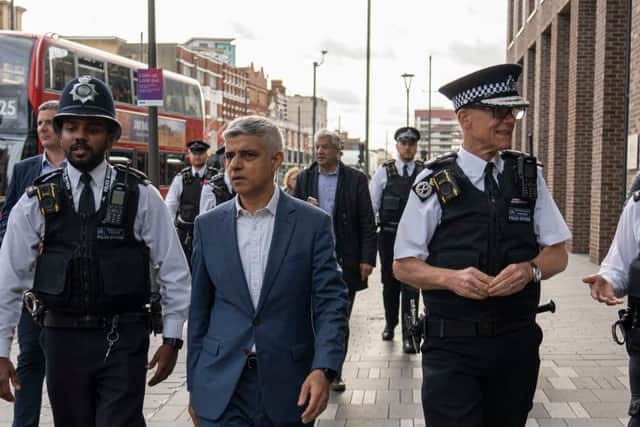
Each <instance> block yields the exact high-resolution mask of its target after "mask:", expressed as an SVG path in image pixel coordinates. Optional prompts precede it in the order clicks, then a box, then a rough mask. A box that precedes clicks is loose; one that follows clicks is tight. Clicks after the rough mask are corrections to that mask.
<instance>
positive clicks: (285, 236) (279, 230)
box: [256, 190, 295, 315]
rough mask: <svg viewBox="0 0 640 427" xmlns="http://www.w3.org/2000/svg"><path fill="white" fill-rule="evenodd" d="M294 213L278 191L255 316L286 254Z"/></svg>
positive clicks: (293, 209)
mask: <svg viewBox="0 0 640 427" xmlns="http://www.w3.org/2000/svg"><path fill="white" fill-rule="evenodd" d="M278 191H280V190H278ZM294 212H295V206H294V204H293V203H291V201H290V200H289V196H287V195H286V194H284V192H282V191H280V200H279V202H278V208H277V210H276V218H275V223H274V225H273V237H272V239H271V247H270V249H269V258H268V259H267V268H266V270H265V272H264V280H263V281H262V290H261V291H260V298H259V300H258V308H257V310H256V315H257V314H258V313H260V310H261V309H262V307H263V306H264V302H265V300H266V299H267V297H268V296H269V292H270V291H271V288H272V287H273V284H274V282H275V278H276V276H277V275H278V271H279V270H280V266H281V265H282V260H283V259H284V257H285V255H286V254H287V249H288V248H289V243H290V242H291V237H292V236H293V231H294V229H295V220H294V216H293V213H294Z"/></svg>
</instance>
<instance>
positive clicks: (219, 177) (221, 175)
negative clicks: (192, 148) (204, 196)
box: [209, 172, 224, 186]
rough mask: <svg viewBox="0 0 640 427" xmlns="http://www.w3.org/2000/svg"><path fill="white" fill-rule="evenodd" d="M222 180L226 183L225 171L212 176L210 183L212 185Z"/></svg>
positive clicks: (218, 183)
mask: <svg viewBox="0 0 640 427" xmlns="http://www.w3.org/2000/svg"><path fill="white" fill-rule="evenodd" d="M220 180H222V184H223V185H224V172H220V173H218V174H217V175H214V177H213V178H211V181H209V183H210V184H211V185H212V186H216V185H220Z"/></svg>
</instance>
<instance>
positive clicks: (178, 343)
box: [162, 338, 184, 350]
mask: <svg viewBox="0 0 640 427" xmlns="http://www.w3.org/2000/svg"><path fill="white" fill-rule="evenodd" d="M162 344H167V345H170V346H171V347H173V348H175V349H176V350H180V349H181V348H182V344H184V341H182V340H181V339H180V338H162Z"/></svg>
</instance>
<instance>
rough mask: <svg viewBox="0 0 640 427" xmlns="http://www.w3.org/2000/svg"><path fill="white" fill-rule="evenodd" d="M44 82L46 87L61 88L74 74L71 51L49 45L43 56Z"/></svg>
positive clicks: (74, 67)
mask: <svg viewBox="0 0 640 427" xmlns="http://www.w3.org/2000/svg"><path fill="white" fill-rule="evenodd" d="M44 63H45V67H44V84H45V87H46V88H48V89H55V90H62V89H64V86H65V84H66V83H67V82H68V81H69V80H71V79H73V78H74V77H75V75H76V66H75V58H74V55H73V52H70V51H68V50H67V49H62V48H59V47H57V46H50V47H49V49H47V52H46V53H45V57H44Z"/></svg>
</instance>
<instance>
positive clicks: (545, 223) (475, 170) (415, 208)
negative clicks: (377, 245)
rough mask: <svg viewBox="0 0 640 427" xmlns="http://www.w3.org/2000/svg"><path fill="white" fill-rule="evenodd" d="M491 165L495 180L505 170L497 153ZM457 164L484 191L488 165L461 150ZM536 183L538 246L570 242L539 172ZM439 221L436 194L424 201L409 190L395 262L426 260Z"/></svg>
mask: <svg viewBox="0 0 640 427" xmlns="http://www.w3.org/2000/svg"><path fill="white" fill-rule="evenodd" d="M492 162H493V163H494V165H495V167H494V168H493V173H494V178H495V179H496V181H497V177H498V173H501V172H502V169H503V168H504V161H503V160H502V158H501V157H500V155H499V154H496V156H495V157H494V158H493V159H492ZM456 163H457V164H458V166H459V167H460V169H462V171H463V172H464V174H465V175H466V176H467V178H468V179H469V181H471V183H472V184H473V186H474V187H476V188H477V189H478V190H480V191H484V169H485V167H486V165H487V162H486V161H484V160H483V159H481V158H480V157H477V156H476V155H474V154H471V153H470V152H469V151H467V150H465V149H464V148H462V147H461V148H460V150H459V151H458V157H457V158H456ZM429 174H431V170H430V169H424V170H423V171H422V172H420V173H419V174H418V176H417V177H416V181H415V182H418V181H420V180H422V179H423V178H424V177H426V176H427V175H429ZM537 184H538V185H537V187H538V198H537V199H536V207H535V210H534V213H533V222H534V224H533V225H534V232H535V235H536V238H537V241H538V244H539V245H540V246H551V245H555V244H557V243H561V242H564V241H567V240H569V239H570V238H571V232H570V231H569V227H568V226H567V223H566V222H565V221H564V219H563V218H562V215H561V214H560V210H559V209H558V207H557V206H556V204H555V202H554V201H553V199H552V198H551V194H549V191H548V190H547V185H546V182H545V180H544V178H543V176H542V171H541V170H540V169H539V170H538V183H537ZM434 192H435V191H434ZM441 218H442V207H441V206H440V202H439V201H438V197H437V195H436V194H432V195H431V196H430V197H429V198H428V199H427V200H425V201H424V202H423V201H422V200H420V198H419V197H418V196H417V195H416V194H415V192H414V191H413V190H412V191H411V194H410V195H409V201H408V202H407V206H406V207H405V208H404V212H403V214H402V218H401V219H400V223H399V224H398V234H397V235H396V242H395V246H394V259H402V258H411V257H415V258H418V259H420V260H423V261H424V260H426V259H427V257H428V256H429V249H428V248H429V243H431V239H432V238H433V234H434V233H435V231H436V228H438V225H439V224H440V220H441Z"/></svg>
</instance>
